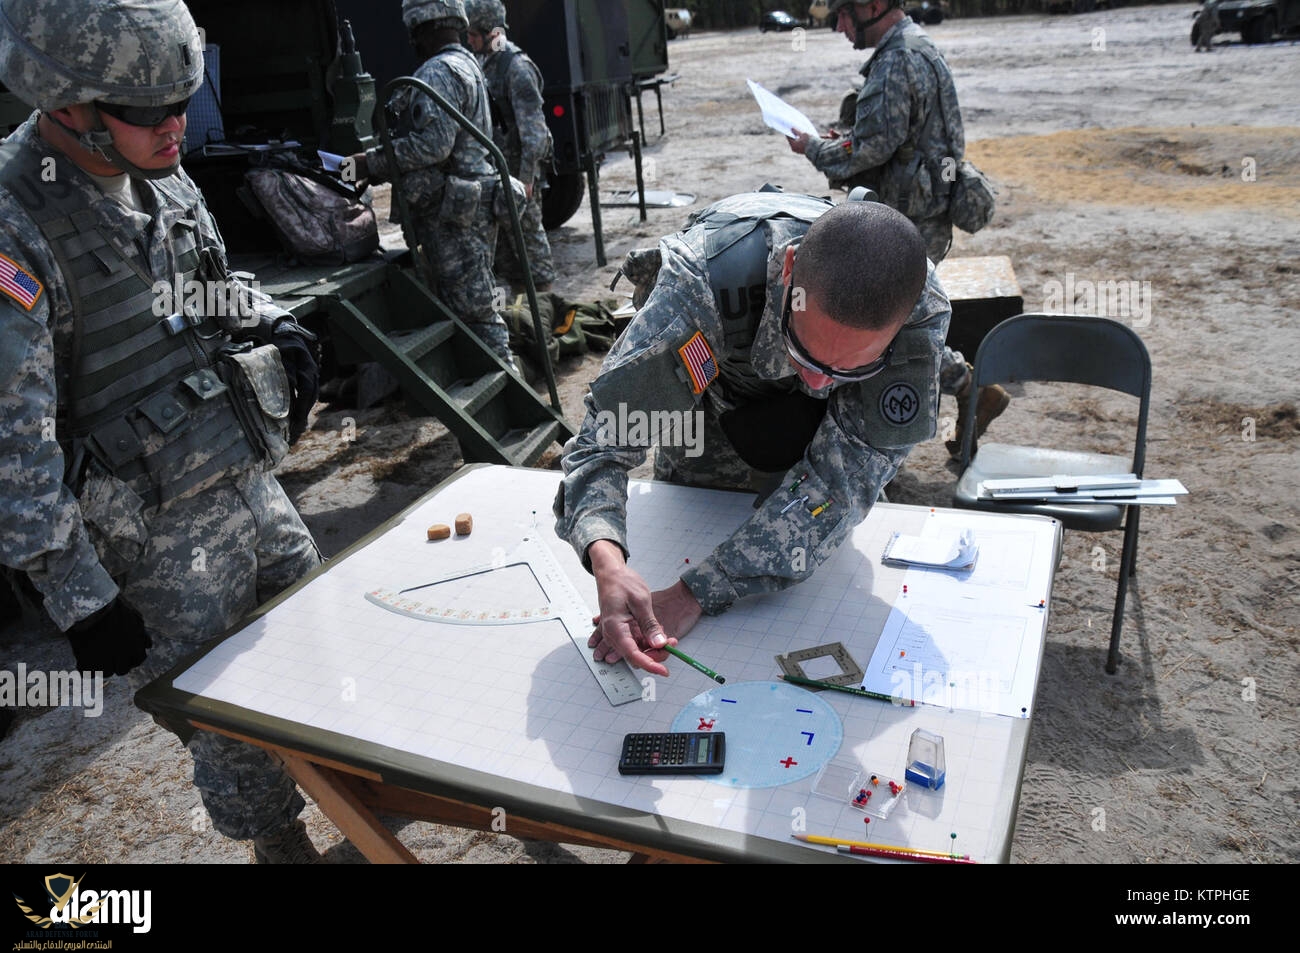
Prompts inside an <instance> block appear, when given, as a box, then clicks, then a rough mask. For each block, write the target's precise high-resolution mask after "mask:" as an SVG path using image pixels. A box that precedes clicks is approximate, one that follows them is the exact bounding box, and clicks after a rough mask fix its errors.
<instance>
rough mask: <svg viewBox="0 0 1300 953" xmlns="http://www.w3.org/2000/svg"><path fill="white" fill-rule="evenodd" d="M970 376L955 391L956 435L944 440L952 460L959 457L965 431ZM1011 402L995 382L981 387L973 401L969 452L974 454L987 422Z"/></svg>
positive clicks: (994, 418) (987, 426)
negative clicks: (973, 426)
mask: <svg viewBox="0 0 1300 953" xmlns="http://www.w3.org/2000/svg"><path fill="white" fill-rule="evenodd" d="M970 386H971V385H970V378H969V377H968V378H967V379H966V386H965V387H963V388H962V389H961V390H959V391H958V392H957V435H956V438H955V439H953V440H945V441H944V446H945V447H947V448H948V455H949V456H951V457H952V458H953V459H954V460H960V459H961V438H962V434H964V433H965V432H966V425H967V423H968V421H967V419H966V417H967V410H966V406H967V404H968V403H969V398H970ZM1010 403H1011V395H1010V394H1008V393H1007V392H1006V391H1005V390H1003V389H1002V388H1001V387H999V386H998V385H997V384H990V385H989V386H988V387H981V388H980V393H979V397H978V398H977V399H976V401H975V440H974V441H973V442H972V443H971V454H972V455H974V453H975V448H976V447H977V446H978V444H979V438H980V437H982V436H984V431H985V430H988V428H989V424H991V423H992V422H993V421H994V420H996V419H997V417H998V415H999V414H1001V413H1002V411H1004V410H1006V409H1007V405H1008V404H1010Z"/></svg>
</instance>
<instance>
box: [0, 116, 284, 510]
mask: <svg viewBox="0 0 1300 953" xmlns="http://www.w3.org/2000/svg"><path fill="white" fill-rule="evenodd" d="M54 159H55V163H56V164H55V172H54V176H53V178H52V180H47V179H46V178H44V177H43V176H42V175H41V169H40V162H41V160H42V157H41V156H40V155H38V154H37V153H36V152H35V151H34V150H32V149H31V148H29V147H26V146H24V145H23V144H21V143H19V142H6V143H3V144H0V187H3V188H5V189H7V190H8V191H9V193H10V194H11V195H13V196H14V197H15V198H16V199H17V200H18V201H19V202H20V203H21V204H22V205H23V207H24V208H25V209H26V211H27V213H28V215H29V216H30V217H31V219H32V221H33V222H34V223H35V224H36V225H37V227H39V228H40V230H41V234H42V235H43V236H44V238H45V241H46V243H47V244H48V245H49V248H50V251H51V252H52V254H53V256H54V258H55V260H56V261H57V263H58V265H59V268H60V270H61V272H62V274H63V277H64V280H65V282H66V283H67V287H68V294H69V297H70V299H71V302H72V310H73V321H72V325H73V329H72V338H71V344H70V347H69V348H68V351H69V353H67V354H66V355H64V354H57V353H56V363H57V364H58V365H59V366H58V367H56V375H57V378H56V379H57V382H58V419H57V422H56V430H57V435H58V439H59V443H60V446H61V447H62V449H63V452H64V456H65V459H66V460H67V461H68V467H69V472H68V473H67V474H66V475H65V480H66V481H67V482H68V485H69V486H70V487H72V488H73V489H74V491H75V490H76V488H77V483H78V481H79V479H80V477H81V470H82V466H83V461H84V457H85V456H86V455H87V454H88V455H90V456H91V457H93V458H94V459H96V460H98V461H99V462H100V464H102V465H103V466H104V467H105V468H106V469H107V470H108V471H109V472H111V473H112V474H113V475H114V476H116V477H117V478H118V479H120V480H122V481H123V482H125V483H126V484H127V485H128V486H129V487H130V488H131V489H132V490H133V491H134V492H135V493H136V494H138V495H139V496H140V497H141V499H142V500H144V503H145V505H146V507H151V508H152V507H162V506H165V505H166V504H168V503H169V502H171V501H173V500H175V499H178V498H179V497H181V496H184V495H186V494H188V493H190V492H192V491H194V490H195V489H197V488H199V487H200V485H202V484H205V483H207V482H210V481H212V480H214V479H215V478H217V477H219V476H221V475H222V474H224V473H226V472H230V471H238V470H242V469H248V468H249V467H251V466H253V465H255V464H257V463H258V462H259V460H260V458H261V454H260V452H259V451H258V450H255V449H254V446H255V445H254V443H253V442H252V441H251V440H250V438H249V436H248V434H247V433H246V432H245V427H244V424H243V421H242V420H241V417H240V415H239V414H238V413H237V412H236V407H235V403H234V400H233V397H232V395H231V393H230V389H229V387H228V386H227V384H226V383H225V382H224V381H223V379H222V377H221V376H220V375H219V374H218V373H217V369H216V367H215V366H214V365H215V355H216V352H217V351H218V350H219V349H220V348H221V347H222V346H223V345H226V344H228V343H229V341H230V337H229V335H228V333H227V332H226V331H225V330H224V329H223V328H222V327H221V326H220V325H218V323H217V322H216V320H215V319H214V317H213V316H207V315H205V314H204V313H203V312H204V311H205V310H206V309H205V307H204V304H205V303H206V300H207V296H206V295H201V296H199V295H190V296H189V297H190V298H195V297H202V298H203V299H204V301H203V302H200V303H197V306H196V303H195V302H194V301H192V300H191V301H188V303H187V301H186V300H185V299H184V298H183V299H182V300H177V301H172V302H171V304H172V305H173V307H172V308H171V309H170V310H169V311H168V314H166V315H165V316H163V317H159V315H158V314H157V313H155V303H156V302H157V301H158V300H159V295H158V293H157V292H156V290H155V288H154V285H155V282H156V281H159V280H161V281H164V282H166V283H167V284H168V286H169V288H171V289H172V292H173V296H174V294H175V291H176V289H177V288H179V289H180V290H182V291H184V290H185V289H187V288H194V287H200V286H202V285H190V284H189V282H190V281H191V280H192V279H194V278H195V276H196V275H197V274H199V271H200V262H201V260H202V259H206V260H208V261H213V260H215V256H214V255H213V252H219V248H217V247H216V246H213V248H212V249H211V250H208V249H201V248H200V244H199V243H200V241H201V238H202V237H201V236H200V234H199V228H198V212H199V209H198V201H199V200H198V198H197V196H195V195H187V194H186V192H185V190H184V189H182V188H180V187H178V186H177V185H175V184H170V185H164V184H163V181H158V182H155V185H156V186H157V187H158V190H159V191H160V192H162V193H163V194H164V196H165V200H167V201H170V202H172V203H174V204H175V205H176V206H179V207H185V206H186V205H187V204H188V205H189V208H188V212H189V214H188V215H187V216H185V217H182V218H181V219H179V220H178V222H177V223H176V226H175V227H173V229H172V233H171V235H170V236H168V240H169V242H170V243H171V254H172V262H173V268H174V273H173V274H167V275H163V276H160V277H159V278H158V279H155V278H154V277H153V275H152V274H151V271H150V266H149V261H148V259H147V258H146V256H145V254H144V253H143V252H142V251H141V250H140V249H138V248H134V247H131V246H129V245H128V244H127V243H126V242H124V241H123V240H122V239H121V238H119V237H118V236H114V235H106V234H104V233H103V232H102V230H101V228H100V223H99V216H98V214H97V212H96V211H95V210H94V209H93V208H87V207H86V206H85V204H84V201H83V199H82V198H81V196H80V193H79V190H78V189H77V188H76V187H75V186H73V185H70V184H69V183H71V182H74V181H75V177H76V176H78V175H84V173H82V172H81V171H80V170H79V169H77V168H76V167H75V166H74V165H73V164H72V163H71V162H70V161H69V160H68V159H66V158H65V157H63V156H54ZM155 200H158V199H157V198H155ZM204 252H206V254H204ZM221 260H222V261H224V256H222V257H221ZM204 270H205V271H209V270H212V269H209V268H205V269H204ZM205 277H208V278H210V279H213V280H215V275H212V274H208V275H205ZM178 279H179V285H178V284H177V280H178ZM224 279H225V275H224V274H223V275H221V280H222V281H224ZM204 287H205V286H204ZM51 324H52V326H53V321H52V322H51Z"/></svg>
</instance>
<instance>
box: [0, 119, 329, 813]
mask: <svg viewBox="0 0 1300 953" xmlns="http://www.w3.org/2000/svg"><path fill="white" fill-rule="evenodd" d="M37 115H38V114H37ZM37 115H33V116H32V117H31V118H30V119H29V120H28V121H27V122H26V123H25V124H24V125H22V126H21V127H20V128H19V129H18V130H16V131H15V132H14V134H13V135H12V136H10V137H9V139H7V140H6V141H5V143H4V145H3V146H0V157H2V158H0V255H3V257H4V259H6V260H7V261H8V262H9V266H10V267H11V268H12V269H14V272H13V274H14V275H15V276H16V277H17V279H18V280H19V281H20V282H21V283H22V285H23V288H21V289H20V291H22V290H25V291H26V294H25V295H23V294H20V295H19V296H18V297H15V294H14V293H13V292H8V293H5V294H0V407H3V418H2V421H0V563H2V564H3V565H4V566H5V567H8V568H10V569H13V570H17V571H20V572H23V573H25V574H26V575H27V578H28V579H29V580H30V581H31V583H32V584H33V585H34V587H35V588H36V590H37V591H39V592H40V593H41V594H42V595H43V597H44V608H45V612H46V614H47V615H48V617H49V619H50V620H51V621H52V622H53V623H54V625H55V626H57V627H58V628H59V629H61V630H66V629H68V628H69V627H70V626H72V625H73V624H74V623H76V622H78V621H80V620H82V619H85V618H86V617H88V616H90V615H91V614H92V613H94V612H95V611H96V610H98V609H100V608H101V607H103V606H106V605H108V604H109V603H111V602H113V600H114V599H115V598H116V597H118V596H119V594H120V596H121V598H122V599H123V600H124V601H126V602H127V603H128V604H130V605H131V606H133V607H134V608H135V609H136V610H137V611H138V612H139V613H140V614H141V616H142V617H143V620H144V623H145V626H146V628H147V630H148V632H149V634H150V636H151V637H152V639H153V647H152V648H151V649H150V650H149V653H148V657H147V659H146V661H145V663H144V664H143V665H141V666H139V667H137V668H135V669H134V670H132V672H131V673H130V675H131V684H132V687H133V688H138V687H140V686H141V685H143V684H144V683H145V682H147V681H149V680H151V679H152V678H154V677H155V676H157V675H159V674H161V673H162V672H163V671H165V670H166V669H168V668H170V667H171V666H172V665H173V664H175V663H176V662H177V661H179V660H180V658H181V657H182V656H184V655H186V654H188V653H189V652H191V651H193V650H194V649H195V648H196V647H197V646H198V644H199V643H200V642H202V641H203V640H205V639H209V638H212V637H213V636H216V635H219V634H221V633H222V632H223V631H225V630H226V629H227V628H229V627H230V626H232V625H233V624H235V623H236V622H238V621H239V620H240V619H241V618H243V617H244V616H245V615H246V614H247V613H248V612H249V611H250V610H251V609H253V608H254V607H255V606H256V605H257V604H258V603H260V602H262V601H263V600H265V599H267V598H269V597H270V596H273V595H274V594H275V593H276V592H278V591H279V590H281V589H282V588H284V587H285V586H287V585H289V584H290V583H293V582H294V581H296V580H298V579H300V578H302V577H303V576H304V575H305V574H306V573H307V572H309V571H310V570H311V569H313V568H314V567H316V566H317V565H318V564H319V562H320V556H319V553H318V551H317V549H316V546H315V544H314V543H313V541H312V538H311V535H310V534H309V533H308V531H307V529H306V527H305V526H304V525H303V523H302V521H301V519H300V518H299V517H298V514H297V512H296V511H295V510H294V508H293V505H292V504H291V503H290V502H289V500H288V499H287V498H286V496H285V494H284V491H283V490H282V489H281V488H280V485H279V483H278V482H277V481H276V479H275V477H273V476H272V475H271V474H270V472H269V470H270V467H271V466H272V465H273V463H274V461H275V459H277V458H278V457H280V456H282V455H283V453H284V451H285V450H287V443H283V442H282V440H283V434H282V433H281V434H280V435H279V436H280V441H279V442H277V436H276V433H275V429H274V426H272V427H270V428H269V429H267V430H262V429H261V427H262V425H263V424H265V423H266V415H268V414H269V415H271V416H274V415H282V414H283V412H285V411H286V410H287V401H288V397H287V394H286V389H287V382H286V381H285V378H284V370H283V368H282V367H281V366H280V363H279V358H278V356H276V352H275V349H274V347H265V348H259V349H257V352H256V357H255V359H256V365H255V368H254V365H251V364H250V365H249V367H250V369H251V370H252V372H253V376H250V377H249V378H247V380H248V381H250V382H252V387H253V388H254V392H255V393H257V395H258V397H259V400H258V401H257V402H256V405H255V402H254V401H252V399H251V398H250V399H248V400H243V399H240V398H238V397H236V396H235V395H236V393H237V387H238V383H237V380H236V378H233V377H231V376H229V374H228V373H227V371H226V370H223V371H221V372H220V373H218V372H217V370H216V368H215V365H216V364H217V363H218V355H217V354H216V350H217V348H218V347H219V346H220V345H222V344H224V343H226V342H228V341H229V340H230V333H229V332H230V331H231V330H232V329H237V328H238V327H239V326H240V324H241V323H242V321H241V317H240V315H239V314H238V313H237V312H235V311H234V309H233V308H230V309H227V313H226V315H225V316H214V315H207V316H205V315H204V310H203V308H202V307H199V308H197V309H193V310H191V314H192V317H191V319H190V322H189V325H188V326H187V327H185V328H184V330H181V331H180V332H179V333H175V332H173V333H169V332H168V330H167V328H166V323H165V321H164V320H163V319H161V318H160V317H159V316H158V311H157V310H155V302H156V301H157V300H158V294H157V287H158V286H157V285H152V283H153V282H162V283H163V284H165V285H168V286H171V287H173V288H174V287H175V285H174V284H173V279H175V278H176V277H177V276H178V275H179V276H180V277H181V278H183V279H187V280H188V279H223V278H225V277H226V275H225V264H224V258H225V256H224V246H223V245H222V242H221V238H220V235H219V234H218V232H217V229H216V226H215V224H214V223H213V221H212V218H211V216H210V215H209V214H208V211H207V208H206V206H205V205H204V203H203V199H202V196H201V195H200V193H199V191H198V189H197V188H196V187H195V186H194V184H193V182H191V181H190V179H189V177H188V176H186V175H185V173H184V172H183V171H181V170H179V169H178V170H177V172H176V173H175V174H174V175H171V176H168V177H167V178H164V179H157V180H154V181H144V180H142V179H133V180H132V182H133V184H134V187H135V189H136V193H135V194H136V196H137V198H138V201H139V203H140V208H141V209H142V210H141V211H135V210H132V209H128V208H127V207H126V206H125V205H123V204H121V203H120V202H119V201H117V200H116V199H114V198H111V197H109V196H108V195H106V194H105V193H104V192H103V191H101V189H100V188H99V187H98V186H97V185H96V184H95V181H94V180H93V179H91V178H90V177H89V176H88V175H86V174H85V173H84V172H82V171H81V170H80V169H79V168H77V167H76V166H75V165H74V164H73V163H72V162H71V161H69V160H68V159H66V158H65V157H63V156H61V155H60V154H59V153H57V152H55V151H54V150H51V149H50V147H49V146H47V145H46V144H45V142H44V140H43V139H42V138H41V136H40V134H39V132H38V130H37V127H36V120H37ZM72 209H76V211H75V212H73V213H72V214H70V215H69V214H65V213H67V212H68V211H70V210H72ZM41 222H43V223H44V229H43V228H42V226H41V224H40V223H41ZM51 234H53V235H54V236H55V239H54V240H53V242H52V241H51V238H50V237H49V236H50V235H51ZM56 253H57V257H56ZM60 258H62V260H63V261H64V262H65V263H66V264H67V267H68V270H66V271H65V269H64V267H61V265H60ZM0 264H2V263H0ZM70 275H75V276H77V278H76V280H75V281H70ZM182 287H184V286H183V285H182ZM33 291H35V294H36V298H35V301H34V302H32V303H30V306H29V305H28V303H27V301H28V299H29V298H30V295H31V292H33ZM74 294H75V295H76V296H77V298H78V300H79V301H80V304H79V306H74ZM243 300H244V301H252V299H251V298H250V297H247V296H245V297H244V298H243ZM256 307H257V308H259V309H263V310H265V309H266V308H267V307H268V306H267V305H266V304H265V303H261V304H257V305H256ZM217 310H220V309H217ZM273 310H275V311H276V313H278V314H284V312H282V311H279V310H278V309H273ZM166 313H167V312H166V311H164V314H166ZM253 320H254V323H256V319H255V318H254V319H253ZM78 352H79V361H74V354H76V353H78ZM245 357H246V358H250V359H251V358H253V357H254V355H253V353H252V352H249V354H247V355H245ZM150 381H153V383H150ZM254 415H257V416H258V420H257V421H256V422H255V421H254V420H253V417H254ZM273 454H274V455H273ZM189 748H190V750H191V752H192V753H193V755H194V762H195V766H194V781H195V784H196V786H197V787H198V788H199V790H200V792H201V793H202V796H203V801H204V804H205V805H206V806H207V809H208V811H209V813H210V815H211V817H212V820H213V823H214V825H215V827H216V828H217V830H219V831H221V832H222V833H224V834H226V835H228V836H230V837H235V838H251V837H255V836H259V835H262V834H265V833H267V832H270V831H278V830H281V829H283V828H285V827H286V825H288V824H290V823H291V822H292V820H293V819H294V818H295V817H296V816H297V814H298V812H299V811H300V810H301V809H302V807H303V801H302V799H301V797H300V796H299V795H298V793H297V789H296V787H295V785H294V783H293V781H292V780H291V779H290V778H289V777H288V776H287V775H286V774H285V773H284V771H283V770H282V769H281V768H280V767H279V765H278V764H277V763H276V762H274V761H272V759H271V758H270V757H269V756H268V755H267V754H266V753H265V752H264V751H262V750H261V749H258V748H255V747H253V746H251V745H247V744H243V743H240V742H236V741H233V740H230V739H227V738H223V737H221V736H219V735H214V734H209V733H207V732H199V733H197V734H195V735H194V737H193V739H192V740H191V741H190V744H189Z"/></svg>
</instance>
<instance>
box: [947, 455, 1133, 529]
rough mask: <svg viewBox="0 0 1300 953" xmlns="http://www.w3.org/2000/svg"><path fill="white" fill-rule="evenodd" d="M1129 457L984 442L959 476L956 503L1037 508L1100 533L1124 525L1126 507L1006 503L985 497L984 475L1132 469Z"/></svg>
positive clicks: (1014, 510) (1008, 510)
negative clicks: (982, 496) (982, 491)
mask: <svg viewBox="0 0 1300 953" xmlns="http://www.w3.org/2000/svg"><path fill="white" fill-rule="evenodd" d="M1132 467H1133V462H1132V461H1131V460H1130V459H1128V458H1127V457H1117V456H1112V455H1110V454H1104V453H1079V452H1077V451H1070V450H1053V449H1048V448H1044V447H1018V446H1014V445H1012V444H1005V443H988V444H980V446H979V449H978V450H977V451H976V453H975V457H974V459H972V460H971V463H970V466H969V467H967V468H966V472H965V473H963V474H962V476H961V479H960V480H958V481H957V489H956V490H955V491H954V493H953V505H954V506H958V507H961V508H963V509H972V510H988V511H990V512H994V513H1032V514H1035V515H1038V516H1050V517H1052V518H1053V519H1058V520H1060V521H1061V525H1063V526H1064V527H1065V528H1066V529H1073V530H1079V531H1082V532H1087V533H1101V532H1106V531H1109V530H1113V529H1118V528H1119V527H1120V526H1121V525H1123V521H1124V510H1125V507H1124V506H1123V505H1122V504H1119V505H1117V504H1112V503H1002V502H998V501H996V500H989V499H980V497H979V489H980V484H981V483H983V482H984V481H985V480H1009V479H1015V478H1025V477H1048V476H1057V475H1058V474H1060V475H1065V474H1069V475H1071V476H1083V475H1087V474H1098V473H1129V472H1131V470H1132Z"/></svg>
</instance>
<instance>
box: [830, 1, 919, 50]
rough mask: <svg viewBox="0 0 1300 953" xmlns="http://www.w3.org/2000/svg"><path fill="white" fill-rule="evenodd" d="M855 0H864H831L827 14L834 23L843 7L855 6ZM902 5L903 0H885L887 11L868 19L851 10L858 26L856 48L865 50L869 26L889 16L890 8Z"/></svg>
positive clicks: (854, 42) (855, 25) (854, 40)
mask: <svg viewBox="0 0 1300 953" xmlns="http://www.w3.org/2000/svg"><path fill="white" fill-rule="evenodd" d="M855 2H856V3H861V2H862V0H830V3H829V4H828V6H829V7H830V11H829V13H828V14H827V15H828V16H829V17H830V18H831V22H832V23H834V22H835V19H836V18H838V17H839V15H840V8H841V7H848V6H853V5H854V4H855ZM868 2H869V0H868ZM902 6H903V0H885V12H884V13H882V14H880V15H879V16H875V17H872V18H871V19H870V20H866V21H861V20H859V19H858V11H857V10H850V11H849V13H850V15H851V16H852V17H853V25H854V27H856V36H854V38H853V48H854V49H855V50H865V49H866V48H867V27H870V26H874V25H875V24H877V23H879V22H880V21H881V20H883V19H884V18H885V17H887V16H889V11H890V10H893V9H894V8H896V7H897V8H901V7H902Z"/></svg>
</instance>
